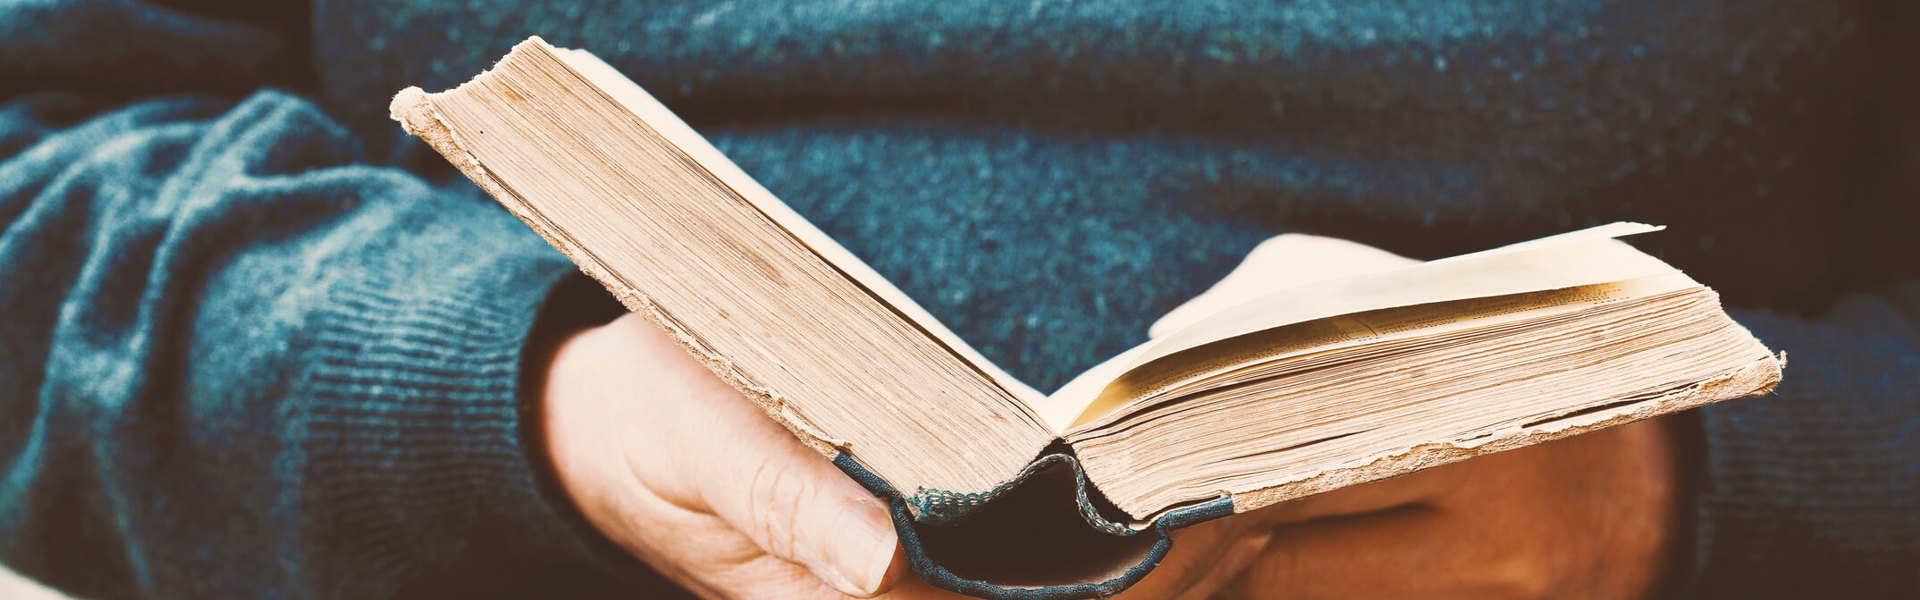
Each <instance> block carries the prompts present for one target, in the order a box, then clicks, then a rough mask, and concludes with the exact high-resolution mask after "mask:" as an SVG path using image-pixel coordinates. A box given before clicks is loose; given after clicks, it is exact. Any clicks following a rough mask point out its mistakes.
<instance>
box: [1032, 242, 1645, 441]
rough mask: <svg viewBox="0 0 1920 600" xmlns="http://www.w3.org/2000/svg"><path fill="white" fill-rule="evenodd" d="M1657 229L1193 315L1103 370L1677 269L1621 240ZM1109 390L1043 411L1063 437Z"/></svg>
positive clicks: (1093, 388)
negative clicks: (1335, 323) (1309, 328)
mask: <svg viewBox="0 0 1920 600" xmlns="http://www.w3.org/2000/svg"><path fill="white" fill-rule="evenodd" d="M1659 229H1660V228H1659V227H1656V226H1652V225H1644V224H1640V223H1612V224H1609V225H1602V226H1599V227H1592V228H1588V229H1583V230H1579V231H1574V232H1569V233H1564V234H1560V235H1555V236H1550V237H1545V238H1540V239H1537V240H1532V241H1528V242H1522V243H1518V244H1512V245H1508V246H1502V247H1500V248H1495V249H1492V250H1486V251H1482V252H1476V253H1473V254H1465V255H1461V256H1456V257H1452V258H1447V259H1442V260H1436V261H1432V262H1426V263H1419V264H1415V265H1411V266H1407V267H1403V268H1399V269H1392V270H1387V271H1382V272H1375V273H1369V274H1365V275H1360V276H1356V277H1348V278H1342V279H1336V280H1331V281H1322V282H1319V283H1313V284H1309V285H1305V286H1302V287H1297V288H1292V289H1285V290H1280V291H1277V292H1273V293H1270V294H1267V295H1265V296H1262V297H1259V298H1254V299H1250V300H1247V301H1244V302H1241V303H1239V304H1237V305H1234V306H1232V307H1231V308H1226V309H1223V310H1219V311H1217V312H1214V313H1212V314H1210V315H1207V316H1205V317H1201V318H1198V319H1195V320H1193V321H1192V322H1190V323H1189V324H1187V325H1186V326H1185V327H1183V328H1181V329H1179V330H1178V331H1175V332H1172V333H1170V334H1168V335H1167V336H1166V337H1164V338H1160V339H1154V340H1152V341H1149V342H1148V343H1147V344H1145V345H1143V346H1142V347H1140V348H1136V349H1134V350H1130V351H1128V352H1127V354H1126V356H1128V357H1129V360H1128V361H1126V362H1125V363H1122V364H1124V366H1119V365H1116V364H1111V363H1112V362H1113V361H1109V363H1108V364H1102V365H1101V367H1098V368H1097V370H1099V371H1100V372H1101V373H1102V374H1106V375H1109V376H1110V377H1111V378H1112V379H1118V378H1120V377H1121V376H1123V375H1124V374H1125V373H1127V372H1128V371H1130V370H1132V369H1133V368H1135V367H1139V366H1141V365H1144V364H1147V363H1149V362H1152V361H1155V360H1157V359H1160V358H1164V357H1167V356H1170V355H1173V354H1175V353H1178V352H1182V351H1186V350H1190V349H1193V348H1197V347H1199V346H1203V345H1206V344H1209V343H1213V342H1217V341H1220V340H1226V339H1231V338H1235V337H1239V336H1243V335H1247V334H1250V333H1255V332H1259V331H1265V330H1269V329H1274V328H1277V327H1282V326H1286V325H1290V324H1294V323H1303V322H1307V321H1313V320H1317V319H1324V318H1327V317H1332V316H1338V315H1343V314H1351V313H1359V312H1366V311H1372V310H1380V309H1385V308H1393V307H1399V306H1413V305H1420V304H1432V303H1438V302H1450V301H1455V300H1467V299H1473V298H1487V297H1493V296H1505V295H1512V294H1524V293H1528V292H1537V291H1544V290H1554V289H1564V288H1570V287H1578V286H1584V285H1595V284H1601V283H1610V282H1616V281H1626V280H1630V279H1639V278H1645V277H1654V276H1658V275H1664V274H1669V273H1678V271H1677V270H1676V269H1674V268H1673V267H1672V266H1669V265H1667V264H1666V263H1664V262H1661V261H1660V260H1659V259H1656V258H1654V257H1652V256H1648V255H1647V254H1645V253H1643V252H1640V251H1639V250H1636V249H1634V248H1633V247H1632V246H1629V245H1627V244H1626V243H1625V242H1621V241H1619V240H1616V239H1613V238H1615V237H1618V236H1623V235H1632V234H1637V233H1645V232H1649V231H1657V230H1659ZM1109 381H1111V379H1109ZM1105 388H1106V386H1105V385H1096V383H1095V381H1093V380H1091V379H1090V378H1082V379H1076V380H1075V381H1074V382H1071V383H1069V385H1068V386H1066V387H1063V388H1061V390H1060V391H1058V392H1055V393H1054V394H1053V396H1051V397H1049V398H1048V399H1047V400H1046V401H1045V402H1044V403H1042V404H1040V405H1039V406H1038V407H1037V409H1036V410H1037V411H1038V412H1039V413H1040V416H1041V418H1042V419H1044V420H1046V422H1047V424H1048V426H1049V427H1053V428H1054V430H1055V431H1065V430H1066V429H1067V428H1069V427H1070V426H1071V425H1072V424H1073V423H1075V422H1083V421H1086V420H1089V419H1087V418H1085V417H1084V415H1083V413H1086V412H1088V407H1089V406H1091V405H1092V404H1093V403H1094V401H1095V399H1096V398H1099V397H1101V396H1102V395H1104V391H1105ZM1109 404H1111V403H1109ZM1109 408H1112V406H1109Z"/></svg>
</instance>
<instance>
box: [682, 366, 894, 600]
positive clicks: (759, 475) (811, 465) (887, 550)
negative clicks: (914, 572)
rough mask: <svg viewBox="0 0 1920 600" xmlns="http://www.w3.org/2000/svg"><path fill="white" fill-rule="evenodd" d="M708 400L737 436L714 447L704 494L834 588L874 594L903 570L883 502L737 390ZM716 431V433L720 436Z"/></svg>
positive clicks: (768, 546) (741, 526)
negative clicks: (776, 422) (765, 414)
mask: <svg viewBox="0 0 1920 600" xmlns="http://www.w3.org/2000/svg"><path fill="white" fill-rule="evenodd" d="M704 400H706V401H708V402H713V403H724V404H726V406H724V407H722V406H716V407H712V408H714V409H715V412H716V413H717V414H716V415H714V416H716V417H725V418H722V419H720V420H723V421H727V422H729V423H730V424H731V426H732V427H730V429H732V431H733V434H732V435H724V436H723V437H721V436H716V437H720V439H724V440H726V443H724V444H720V445H716V446H715V447H713V448H712V453H711V454H710V455H709V456H710V458H709V460H707V461H703V462H706V463H707V464H706V465H704V466H705V468H704V469H702V470H703V471H704V472H700V473H689V474H686V475H687V476H689V477H696V478H699V480H700V481H701V486H700V496H701V498H702V499H703V500H704V501H705V503H706V504H707V506H708V507H709V508H710V509H711V510H713V512H714V514H716V515H718V516H720V518H722V519H723V520H725V521H727V522H728V523H729V524H731V525H732V526H733V527H734V528H735V529H737V530H739V531H740V532H741V533H742V534H744V535H746V536H747V537H748V538H749V539H752V540H753V541H754V543H755V544H758V545H759V546H760V548H761V549H763V550H765V551H766V552H767V553H768V554H770V555H772V556H774V557H777V558H780V559H783V560H787V561H791V562H793V563H795V564H798V565H801V566H804V567H806V568H807V569H808V570H809V571H812V572H813V574H814V575H817V576H819V577H820V579H821V580H822V581H825V582H827V583H829V584H831V585H832V586H833V587H834V588H835V589H838V590H840V591H841V592H844V593H846V594H849V595H854V596H862V597H866V596H872V595H874V594H876V593H878V592H880V591H883V590H885V589H887V588H888V587H890V586H891V585H892V584H893V582H894V581H896V580H898V578H899V576H900V573H901V571H902V570H903V568H904V565H905V563H906V560H905V559H904V557H903V555H902V552H901V549H900V544H899V538H897V537H895V535H894V531H893V521H892V519H891V517H890V516H889V515H888V513H887V508H886V505H885V504H882V503H881V502H880V500H879V499H878V498H875V497H874V496H873V495H872V494H870V493H868V492H867V491H866V490H865V489H862V488H861V487H860V485H859V484H857V483H854V481H853V480H852V479H849V478H848V477H847V476H846V475H845V474H844V473H841V472H840V470H839V469H837V468H835V467H834V466H833V465H832V464H831V463H830V462H828V461H827V459H826V457H824V456H821V455H820V453H818V452H815V451H813V450H811V449H809V448H807V447H806V446H804V445H801V444H800V442H799V441H798V440H795V439H794V438H793V435H792V434H791V433H789V432H787V430H785V429H784V428H781V427H780V426H779V425H777V424H775V423H774V422H772V421H771V420H769V419H767V418H766V417H765V416H764V415H762V414H760V413H759V409H758V408H756V407H754V406H753V405H752V404H751V403H750V402H749V401H748V400H746V399H745V398H742V397H740V396H739V394H737V393H735V392H734V391H733V390H732V389H726V390H724V392H718V391H716V393H715V394H713V396H710V397H708V398H705V399H704ZM716 433H718V432H716Z"/></svg>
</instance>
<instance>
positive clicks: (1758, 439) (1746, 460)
mask: <svg viewBox="0 0 1920 600" xmlns="http://www.w3.org/2000/svg"><path fill="white" fill-rule="evenodd" d="M1917 315H1920V284H1912V283H1909V284H1904V285H1900V286H1898V288H1897V289H1895V290H1893V291H1891V292H1889V293H1887V294H1883V295H1873V296H1867V295H1861V296H1855V297H1851V298H1848V299H1846V300H1843V301H1841V302H1839V303H1838V304H1837V305H1835V306H1834V307H1833V309H1832V310H1831V311H1830V312H1828V313H1827V314H1825V315H1822V316H1819V317H1816V318H1810V319H1808V318H1795V317H1791V316H1787V315H1782V314H1778V313H1773V312H1754V311H1737V312H1736V313H1735V316H1736V317H1737V318H1738V319H1739V320H1740V321H1741V322H1742V323H1743V324H1745V325H1747V326H1748V327H1749V328H1751V329H1752V330H1753V331H1754V333H1755V334H1756V335H1757V336H1759V337H1760V338H1761V339H1762V340H1764V341H1766V342H1767V344H1768V345H1770V346H1772V347H1773V348H1775V349H1776V350H1784V351H1785V352H1786V353H1787V375H1786V377H1785V379H1784V380H1783V381H1782V383H1781V385H1780V386H1779V387H1778V388H1777V389H1776V390H1775V391H1774V393H1773V394H1770V395H1767V396H1764V397H1758V398H1742V399H1738V400H1734V401H1730V402H1725V403H1722V404H1718V405H1715V406H1712V407H1709V408H1707V409H1705V410H1704V411H1703V419H1702V421H1703V422H1704V424H1705V433H1706V436H1705V439H1706V448H1705V451H1706V452H1705V466H1706V479H1705V481H1704V486H1703V489H1701V490H1700V491H1699V495H1698V502H1697V504H1696V508H1697V511H1698V512H1697V515H1698V517H1697V518H1698V526H1699V527H1698V530H1699V532H1700V536H1701V537H1700V544H1698V545H1699V547H1700V550H1701V555H1700V558H1701V562H1700V564H1699V568H1698V573H1697V578H1698V579H1697V580H1696V581H1695V582H1694V589H1695V592H1696V593H1695V595H1697V596H1698V597H1702V598H1820V597H1844V598H1886V597H1898V596H1906V595H1910V594H1911V593H1912V592H1913V590H1914V589H1917V588H1920V568H1916V566H1920V387H1917V386H1920V319H1916V316H1917Z"/></svg>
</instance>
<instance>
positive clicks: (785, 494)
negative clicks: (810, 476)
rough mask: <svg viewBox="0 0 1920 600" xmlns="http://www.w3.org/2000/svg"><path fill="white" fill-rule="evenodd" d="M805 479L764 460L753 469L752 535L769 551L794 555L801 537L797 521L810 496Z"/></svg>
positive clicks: (750, 497)
mask: <svg viewBox="0 0 1920 600" xmlns="http://www.w3.org/2000/svg"><path fill="white" fill-rule="evenodd" d="M806 487H807V485H806V482H805V481H804V480H803V478H799V477H794V476H793V474H792V473H791V472H790V471H788V470H786V469H782V468H779V467H778V466H776V465H774V464H772V463H770V462H767V461H762V462H760V463H759V464H758V465H756V466H755V467H754V469H753V475H752V478H751V480H750V481H749V483H748V496H747V498H748V503H749V504H748V508H747V510H748V511H749V514H750V515H751V517H750V520H749V523H750V525H749V526H750V527H751V528H752V530H751V531H746V532H743V533H746V534H748V535H749V536H752V537H753V538H754V539H755V540H756V541H758V542H759V543H760V546H761V548H762V549H764V550H766V551H767V553H768V554H772V555H774V556H777V557H780V558H783V559H791V558H794V549H795V547H796V545H797V539H796V538H797V536H796V533H795V527H794V523H795V520H796V518H797V517H796V515H797V513H798V511H799V508H800V503H801V502H802V501H804V499H805V496H806Z"/></svg>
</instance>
